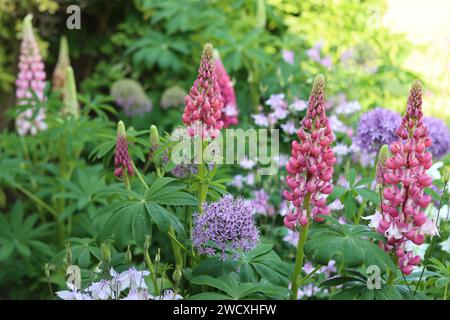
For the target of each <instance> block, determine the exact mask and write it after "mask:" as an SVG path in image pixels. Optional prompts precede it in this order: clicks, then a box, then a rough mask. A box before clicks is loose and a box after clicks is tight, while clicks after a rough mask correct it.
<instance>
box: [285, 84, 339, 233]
mask: <svg viewBox="0 0 450 320" xmlns="http://www.w3.org/2000/svg"><path fill="white" fill-rule="evenodd" d="M324 86H325V79H324V77H323V76H322V75H318V76H316V78H315V79H314V84H313V88H312V92H311V96H310V98H309V102H308V109H307V113H306V117H305V118H304V119H303V120H302V122H301V127H300V129H299V130H298V132H297V136H298V138H299V141H293V142H292V151H291V157H290V159H289V162H288V164H287V165H286V170H287V171H288V173H289V174H290V175H288V176H287V177H286V182H287V184H288V186H289V187H290V188H291V190H292V191H290V192H289V191H286V190H285V191H284V193H283V195H284V198H285V199H286V200H288V201H292V203H293V205H294V207H295V210H294V212H291V213H288V214H287V215H286V217H285V219H284V224H285V225H286V226H287V227H288V228H290V229H295V227H296V226H297V225H298V224H300V225H302V226H304V225H306V224H308V219H309V217H308V216H307V210H306V208H305V205H307V204H304V201H305V199H306V197H307V196H308V197H310V204H311V208H312V210H311V213H310V215H311V217H312V218H313V219H314V220H315V221H322V220H323V218H321V217H317V215H318V214H321V215H328V214H330V208H329V207H328V206H327V205H326V197H327V195H328V194H330V193H331V192H332V191H333V185H332V184H331V179H332V176H333V165H334V164H335V163H336V158H335V156H334V154H333V151H332V150H331V148H330V145H331V143H332V142H333V140H334V135H333V131H332V130H331V127H330V124H329V123H328V119H327V116H326V114H325V101H324Z"/></svg>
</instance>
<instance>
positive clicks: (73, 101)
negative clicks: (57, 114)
mask: <svg viewBox="0 0 450 320" xmlns="http://www.w3.org/2000/svg"><path fill="white" fill-rule="evenodd" d="M63 99H64V108H63V114H70V115H72V116H74V117H76V118H77V117H78V116H79V114H80V105H79V104H78V100H77V88H76V84H75V77H74V74H73V69H72V67H70V66H69V67H67V68H66V81H65V85H64V98H63Z"/></svg>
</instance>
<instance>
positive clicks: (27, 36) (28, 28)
mask: <svg viewBox="0 0 450 320" xmlns="http://www.w3.org/2000/svg"><path fill="white" fill-rule="evenodd" d="M32 19H33V16H32V15H27V16H26V17H25V19H24V21H23V38H22V43H21V46H20V57H19V73H18V75H17V80H16V86H17V88H16V98H17V99H18V103H19V104H21V105H24V104H30V102H28V101H26V100H23V99H31V98H32V97H33V94H32V92H34V93H35V94H36V96H37V98H38V99H39V100H40V101H42V100H44V88H45V78H46V74H45V70H44V63H43V62H42V58H41V55H40V52H39V47H38V44H37V42H36V39H35V37H34V34H33V27H32V25H31V20H32ZM31 104H32V105H33V102H31ZM44 119H45V112H44V110H43V109H39V111H37V112H36V110H35V108H34V107H31V108H29V109H28V110H26V111H24V112H22V113H21V114H20V115H19V116H18V117H17V119H16V128H17V132H18V134H19V135H22V136H23V135H26V134H27V133H28V132H29V133H31V134H32V135H35V134H36V133H37V132H38V131H42V130H45V129H47V125H46V124H45V122H44Z"/></svg>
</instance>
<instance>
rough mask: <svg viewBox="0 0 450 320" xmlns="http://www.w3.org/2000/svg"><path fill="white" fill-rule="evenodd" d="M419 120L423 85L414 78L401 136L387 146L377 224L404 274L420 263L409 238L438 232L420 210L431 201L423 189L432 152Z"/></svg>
mask: <svg viewBox="0 0 450 320" xmlns="http://www.w3.org/2000/svg"><path fill="white" fill-rule="evenodd" d="M422 119H423V114H422V87H421V84H420V82H418V81H416V82H414V84H413V85H412V88H411V92H410V95H409V98H408V104H407V110H406V115H405V116H404V117H403V119H402V124H401V126H400V127H399V128H398V130H397V136H398V137H399V138H400V139H399V140H398V141H396V142H393V143H392V144H391V145H390V150H391V152H392V156H391V157H389V158H388V159H387V160H386V162H385V165H384V167H383V169H382V170H383V173H382V174H383V182H384V184H383V202H382V204H381V215H382V217H381V219H380V221H379V223H378V227H377V231H378V232H380V233H382V234H384V235H385V236H386V238H387V243H386V244H382V246H383V247H384V249H386V250H389V251H390V250H395V253H396V255H397V257H398V263H399V267H400V269H401V270H402V272H403V273H404V274H410V273H411V272H412V270H413V267H414V266H416V265H418V264H419V263H420V257H419V256H413V253H412V252H411V251H408V250H407V249H406V247H405V246H406V244H407V242H408V240H410V241H412V242H413V243H414V244H416V245H421V244H422V243H424V241H425V235H427V234H435V233H436V231H437V230H436V228H435V226H434V223H433V222H432V221H431V220H429V219H428V218H427V216H426V215H425V213H424V211H423V209H425V208H426V207H427V206H428V204H429V203H430V201H431V196H430V195H427V194H425V193H424V188H426V187H429V186H431V184H432V182H433V179H432V178H431V177H430V176H429V175H428V174H427V173H426V170H427V169H429V168H430V167H431V165H432V156H431V153H429V152H427V151H426V148H428V147H430V146H431V143H432V141H431V138H430V137H429V136H428V129H427V128H426V127H425V126H424V125H423V123H422Z"/></svg>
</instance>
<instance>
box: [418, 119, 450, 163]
mask: <svg viewBox="0 0 450 320" xmlns="http://www.w3.org/2000/svg"><path fill="white" fill-rule="evenodd" d="M423 124H424V125H425V126H426V127H427V128H428V133H429V135H430V138H431V140H433V144H432V145H431V146H430V148H429V149H428V150H429V151H430V152H431V154H432V155H433V157H435V158H441V157H443V156H445V155H447V153H448V152H449V151H450V131H449V130H448V127H447V125H446V124H445V123H444V121H442V120H441V119H437V118H433V117H424V118H423Z"/></svg>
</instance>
